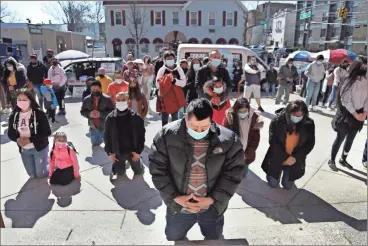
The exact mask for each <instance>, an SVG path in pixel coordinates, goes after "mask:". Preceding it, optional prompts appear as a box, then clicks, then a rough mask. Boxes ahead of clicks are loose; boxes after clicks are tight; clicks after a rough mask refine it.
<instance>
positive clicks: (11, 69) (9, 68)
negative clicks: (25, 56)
mask: <svg viewBox="0 0 368 246" xmlns="http://www.w3.org/2000/svg"><path fill="white" fill-rule="evenodd" d="M6 68H7V69H8V70H9V71H10V72H11V71H13V70H14V68H13V67H6Z"/></svg>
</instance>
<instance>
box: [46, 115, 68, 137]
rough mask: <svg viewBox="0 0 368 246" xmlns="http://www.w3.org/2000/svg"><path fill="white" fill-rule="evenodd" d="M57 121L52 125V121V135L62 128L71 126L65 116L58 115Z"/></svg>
mask: <svg viewBox="0 0 368 246" xmlns="http://www.w3.org/2000/svg"><path fill="white" fill-rule="evenodd" d="M55 120H56V122H54V123H51V121H50V126H51V132H52V133H54V132H56V131H57V130H59V129H60V127H62V126H66V125H68V124H69V121H68V119H67V118H66V117H65V116H64V115H56V117H55Z"/></svg>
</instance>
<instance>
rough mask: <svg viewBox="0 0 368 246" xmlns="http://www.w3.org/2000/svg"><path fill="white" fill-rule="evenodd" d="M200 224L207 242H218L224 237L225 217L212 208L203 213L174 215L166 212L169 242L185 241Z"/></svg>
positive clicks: (166, 232)
mask: <svg viewBox="0 0 368 246" xmlns="http://www.w3.org/2000/svg"><path fill="white" fill-rule="evenodd" d="M197 222H198V225H199V227H200V228H201V232H202V235H203V236H204V238H205V240H217V239H219V238H220V237H221V236H222V231H223V228H224V216H223V215H222V216H219V215H218V214H217V212H216V211H215V209H214V208H212V207H210V208H209V209H208V210H206V211H204V212H203V213H197V214H186V213H177V214H175V215H173V214H172V213H171V212H170V211H169V210H167V211H166V228H165V234H166V238H167V240H168V241H179V240H184V239H185V237H186V235H187V233H188V231H189V230H190V229H191V228H192V227H193V226H194V225H195V223H197Z"/></svg>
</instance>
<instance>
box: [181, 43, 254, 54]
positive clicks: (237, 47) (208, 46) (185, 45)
mask: <svg viewBox="0 0 368 246" xmlns="http://www.w3.org/2000/svg"><path fill="white" fill-rule="evenodd" d="M202 47H203V48H204V47H206V48H210V49H214V50H217V49H239V50H249V51H251V52H253V51H252V50H251V49H248V48H245V47H243V46H239V45H226V44H179V47H178V49H179V48H202Z"/></svg>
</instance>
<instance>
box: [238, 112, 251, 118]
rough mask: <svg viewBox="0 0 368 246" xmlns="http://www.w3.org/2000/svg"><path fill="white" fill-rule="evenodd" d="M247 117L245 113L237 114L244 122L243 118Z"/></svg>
mask: <svg viewBox="0 0 368 246" xmlns="http://www.w3.org/2000/svg"><path fill="white" fill-rule="evenodd" d="M248 115H249V113H248V112H246V113H238V117H239V118H240V119H241V120H244V119H245V118H247V117H248Z"/></svg>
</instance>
